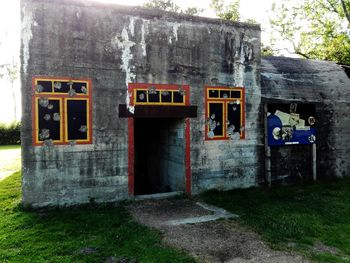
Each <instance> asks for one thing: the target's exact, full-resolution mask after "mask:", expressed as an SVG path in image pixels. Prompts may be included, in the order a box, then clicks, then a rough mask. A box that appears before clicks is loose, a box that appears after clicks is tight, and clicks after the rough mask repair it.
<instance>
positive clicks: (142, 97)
mask: <svg viewBox="0 0 350 263" xmlns="http://www.w3.org/2000/svg"><path fill="white" fill-rule="evenodd" d="M136 102H147V91H146V90H137V91H136Z"/></svg>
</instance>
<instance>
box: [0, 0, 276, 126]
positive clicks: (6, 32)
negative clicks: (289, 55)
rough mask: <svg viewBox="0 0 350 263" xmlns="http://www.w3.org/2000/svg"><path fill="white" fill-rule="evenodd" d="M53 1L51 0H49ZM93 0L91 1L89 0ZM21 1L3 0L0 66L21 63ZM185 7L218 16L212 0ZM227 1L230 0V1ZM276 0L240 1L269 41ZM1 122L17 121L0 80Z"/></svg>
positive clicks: (134, 1)
mask: <svg viewBox="0 0 350 263" xmlns="http://www.w3.org/2000/svg"><path fill="white" fill-rule="evenodd" d="M47 1H50V0H47ZM86 1H90V0H86ZM91 1H97V2H108V3H116V4H121V5H125V3H126V1H125V0H91ZM19 2H20V1H19V0H8V1H6V0H2V1H0V65H3V64H8V63H13V62H15V63H18V64H19V47H20V5H19ZM144 2H145V0H128V1H127V5H139V6H140V5H143V3H144ZM174 2H175V3H176V4H178V5H179V6H181V7H182V8H186V7H189V6H196V7H200V8H203V9H205V11H204V12H203V13H202V14H201V16H208V17H215V13H214V12H213V11H212V10H210V7H209V3H210V0H191V1H189V0H174ZM227 2H228V1H227ZM272 2H273V0H241V6H240V13H241V16H242V18H243V20H245V19H249V18H253V19H254V20H255V21H257V22H258V23H260V24H261V25H262V30H263V32H262V40H263V42H268V39H269V31H268V28H269V25H268V21H269V10H271V5H272ZM19 86H20V81H19V79H18V80H17V81H16V82H15V90H16V105H17V108H18V112H19V113H20V112H21V108H20V105H21V103H20V91H19ZM0 91H1V95H0V123H2V122H10V121H13V120H14V114H13V105H14V102H13V99H12V93H11V87H10V83H9V81H6V80H5V79H0Z"/></svg>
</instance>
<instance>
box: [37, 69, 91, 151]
mask: <svg viewBox="0 0 350 263" xmlns="http://www.w3.org/2000/svg"><path fill="white" fill-rule="evenodd" d="M38 81H48V82H51V85H52V92H37V91H36V85H37V84H38ZM60 81H61V82H74V83H84V84H86V87H87V92H86V93H76V95H74V97H71V96H69V94H68V93H62V92H55V91H54V83H55V82H60ZM32 94H33V95H32V126H33V131H32V138H33V145H34V146H42V145H44V141H40V140H39V133H40V131H39V120H38V114H39V109H38V107H39V103H38V101H39V99H40V98H47V99H49V100H58V101H59V102H60V112H59V114H60V140H53V144H54V145H67V144H70V142H72V141H74V142H76V144H91V143H92V107H91V105H92V81H91V79H88V78H68V77H48V76H35V77H33V78H32ZM68 100H84V101H86V105H87V106H86V107H87V109H86V118H87V119H86V122H87V137H86V138H87V139H77V140H68V121H67V116H68V112H67V101H68Z"/></svg>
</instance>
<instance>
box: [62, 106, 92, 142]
mask: <svg viewBox="0 0 350 263" xmlns="http://www.w3.org/2000/svg"><path fill="white" fill-rule="evenodd" d="M67 125H68V134H67V136H68V140H86V139H87V136H88V135H87V132H81V127H82V126H85V127H87V100H67Z"/></svg>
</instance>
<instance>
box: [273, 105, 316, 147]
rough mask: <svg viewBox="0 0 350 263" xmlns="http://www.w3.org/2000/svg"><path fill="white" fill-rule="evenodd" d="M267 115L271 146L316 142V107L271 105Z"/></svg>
mask: <svg viewBox="0 0 350 263" xmlns="http://www.w3.org/2000/svg"><path fill="white" fill-rule="evenodd" d="M267 115H268V116H267V125H268V144H269V146H281V145H290V144H313V143H315V142H316V128H315V123H316V119H315V105H313V104H296V103H291V104H269V105H268V113H267Z"/></svg>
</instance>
